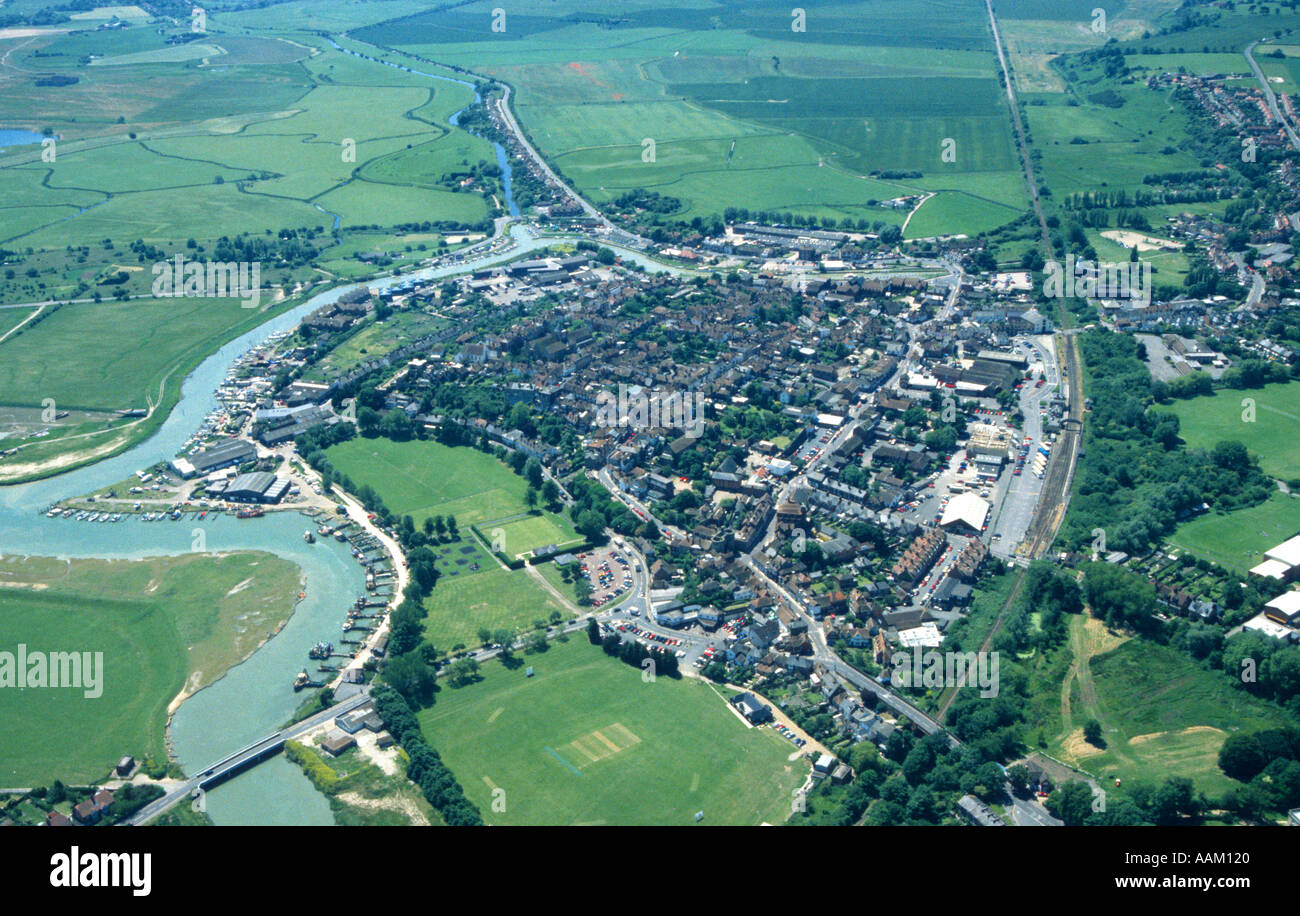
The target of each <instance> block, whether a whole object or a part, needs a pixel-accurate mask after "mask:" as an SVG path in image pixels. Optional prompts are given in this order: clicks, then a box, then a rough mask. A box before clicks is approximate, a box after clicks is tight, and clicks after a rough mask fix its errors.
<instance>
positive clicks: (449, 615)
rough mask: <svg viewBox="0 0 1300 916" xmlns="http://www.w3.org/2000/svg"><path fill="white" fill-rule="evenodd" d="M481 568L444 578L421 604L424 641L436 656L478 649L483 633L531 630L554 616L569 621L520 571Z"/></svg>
mask: <svg viewBox="0 0 1300 916" xmlns="http://www.w3.org/2000/svg"><path fill="white" fill-rule="evenodd" d="M487 562H488V563H491V562H492V561H491V560H488V561H487ZM481 565H482V568H481V569H480V570H479V571H478V572H471V573H462V574H460V575H458V576H456V577H454V578H453V577H450V576H443V577H442V578H441V579H439V580H438V584H437V585H435V586H434V587H433V591H432V592H430V593H429V596H428V597H427V598H425V599H424V607H425V610H426V611H427V612H428V616H427V617H425V620H424V633H425V638H426V639H427V640H428V641H429V642H431V643H433V645H434V647H435V648H437V649H438V651H439V652H442V653H447V652H450V651H452V648H453V647H454V646H456V645H464V646H477V645H479V638H478V635H477V634H478V631H479V628H481V627H486V628H487V629H488V630H492V631H496V630H499V629H503V628H504V629H507V630H510V631H512V632H515V631H520V630H527V629H531V628H532V626H533V622H534V621H536V620H546V619H547V618H549V617H550V615H551V612H552V611H559V612H560V614H561V615H562V616H564V617H566V618H567V617H571V616H572V615H571V614H570V613H569V612H568V610H567V609H566V608H565V607H564V606H563V605H562V604H560V602H558V601H556V600H555V599H554V598H553V597H551V595H550V594H549V593H547V592H546V591H544V590H543V589H542V588H541V587H540V586H538V585H537V584H536V583H535V582H533V581H532V580H531V579H530V578H529V577H528V573H526V572H524V571H523V570H512V569H502V568H501V567H499V566H496V565H491V566H488V565H485V564H481Z"/></svg>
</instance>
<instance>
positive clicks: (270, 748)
mask: <svg viewBox="0 0 1300 916" xmlns="http://www.w3.org/2000/svg"><path fill="white" fill-rule="evenodd" d="M369 700H370V692H369V690H363V691H362V692H361V693H358V694H356V695H355V696H351V697H348V698H347V699H346V700H343V701H341V702H339V703H335V704H334V705H333V706H331V707H330V708H329V709H324V710H321V711H320V712H318V713H316V714H315V715H313V716H309V717H308V718H306V719H303V720H302V721H301V722H295V723H294V724H293V725H290V726H288V727H287V728H282V729H280V730H279V731H277V732H272V733H271V734H269V735H267V736H266V737H265V738H262V739H260V740H258V741H254V742H253V743H252V744H250V745H248V746H247V747H243V748H240V749H239V750H237V751H235V752H234V753H232V754H227V755H226V756H225V757H223V758H221V759H220V760H218V761H217V762H216V763H214V764H212V765H211V766H207V767H204V768H203V770H201V771H200V772H199V773H198V774H196V775H194V776H191V777H190V778H189V779H187V780H185V782H183V783H181V784H180V785H178V786H176V787H175V788H173V789H171V790H170V791H169V792H167V794H166V795H164V796H163V797H162V798H158V799H155V800H154V801H151V802H150V803H149V804H147V805H145V806H144V807H143V808H141V809H140V810H139V811H137V812H136V813H135V814H133V815H132V816H131V817H129V818H125V819H123V820H122V821H120V822H119V825H120V826H137V825H139V824H145V823H148V822H149V821H151V820H153V819H154V818H156V817H158V816H159V815H160V814H162V813H163V812H165V811H169V810H171V809H172V808H173V807H175V806H176V805H178V804H181V803H183V802H187V801H188V800H189V798H190V797H191V795H192V794H193V792H194V790H195V789H200V790H202V791H204V792H206V791H208V790H209V789H211V788H213V787H214V786H218V785H220V784H221V783H223V782H225V781H226V780H227V779H230V778H231V777H233V776H237V775H238V774H240V773H242V772H244V771H245V770H247V769H249V768H251V767H254V766H257V764H259V763H261V762H262V761H263V760H266V759H267V758H268V757H274V756H275V755H276V754H278V753H280V751H282V750H283V749H284V745H285V742H286V741H292V740H294V739H295V738H300V737H302V736H303V735H305V734H306V733H307V732H310V731H312V730H313V729H316V728H319V727H320V726H322V725H324V724H325V723H327V722H332V721H333V720H334V718H335V717H336V716H341V715H343V714H345V713H349V712H351V711H352V710H354V709H357V708H358V707H360V706H364V705H365V704H366V703H367V702H369Z"/></svg>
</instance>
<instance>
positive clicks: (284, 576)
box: [0, 552, 301, 786]
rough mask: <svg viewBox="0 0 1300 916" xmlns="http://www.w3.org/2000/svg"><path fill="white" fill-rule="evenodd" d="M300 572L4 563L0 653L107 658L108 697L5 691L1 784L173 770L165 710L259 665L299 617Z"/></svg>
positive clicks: (0, 566)
mask: <svg viewBox="0 0 1300 916" xmlns="http://www.w3.org/2000/svg"><path fill="white" fill-rule="evenodd" d="M300 580H301V573H300V571H299V570H298V567H297V566H295V565H294V564H292V563H289V562H288V561H286V560H282V559H280V558H278V557H275V556H272V555H270V554H266V553H252V552H242V553H234V554H229V555H223V556H209V555H203V554H193V555H189V556H183V557H167V558H155V559H146V560H131V561H127V560H119V561H105V560H53V559H43V558H20V557H9V558H6V559H4V560H0V650H3V651H6V652H15V653H16V652H17V647H18V645H19V644H20V643H21V644H23V645H26V646H27V647H28V651H29V652H31V651H41V652H74V651H75V652H87V651H88V652H102V653H103V678H102V688H103V692H102V696H99V697H98V698H93V699H91V698H87V697H86V696H85V694H84V692H83V691H82V690H73V689H63V688H60V689H53V688H47V689H44V690H39V689H34V688H28V689H25V690H20V689H17V688H13V689H6V690H0V721H3V722H4V723H5V733H6V736H7V739H6V740H5V742H4V743H3V745H2V746H0V785H4V786H38V785H46V784H48V783H49V782H50V781H51V780H53V779H56V778H58V779H62V780H64V781H68V782H86V781H90V780H94V779H97V778H100V777H102V776H103V775H104V774H105V773H107V772H108V770H109V769H110V768H111V767H112V766H113V764H114V763H115V762H116V761H117V760H118V759H120V758H121V756H122V755H123V754H133V755H134V756H136V757H137V758H142V757H145V756H149V757H151V758H153V760H154V761H157V762H165V760H166V754H165V750H164V747H163V728H164V726H165V724H166V721H167V706H168V704H169V703H170V702H171V701H172V699H173V698H174V697H176V696H177V694H179V693H180V691H181V690H182V689H184V688H188V689H190V690H194V689H197V688H199V687H202V686H204V685H206V684H209V683H211V682H212V681H214V680H216V679H217V678H218V677H220V676H221V675H222V674H224V673H225V671H226V669H227V668H229V667H230V666H231V665H234V664H236V663H238V662H239V661H241V660H242V659H244V658H246V657H247V656H248V655H250V654H251V653H252V652H253V651H254V650H255V649H256V648H257V647H258V646H259V645H261V643H262V642H263V641H264V640H265V639H266V638H267V637H268V636H270V635H271V633H272V632H273V631H274V630H275V629H276V628H277V627H278V626H279V625H280V624H281V623H282V622H283V621H284V620H286V619H288V617H289V615H290V614H291V613H292V611H293V607H294V596H295V594H296V593H297V591H298V589H299V588H300Z"/></svg>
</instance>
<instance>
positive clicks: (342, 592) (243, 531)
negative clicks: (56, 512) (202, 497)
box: [0, 40, 690, 825]
mask: <svg viewBox="0 0 1300 916" xmlns="http://www.w3.org/2000/svg"><path fill="white" fill-rule="evenodd" d="M330 43H331V44H333V45H334V47H335V48H338V49H339V50H340V51H344V52H346V53H349V54H354V55H356V56H363V55H359V54H356V52H354V51H350V50H348V49H346V48H342V47H340V46H339V45H337V44H335V43H334V42H333V41H332V40H331V41H330ZM367 59H370V60H375V59H374V58H367ZM376 62H378V63H383V64H385V65H387V66H391V67H397V68H398V69H402V70H407V71H408V72H410V73H414V74H416V75H419V76H424V77H427V78H429V79H437V80H445V81H448V82H454V83H460V84H461V85H464V86H468V87H469V88H471V89H473V88H474V84H472V83H469V82H466V81H464V80H457V79H452V78H450V77H446V76H440V75H438V74H432V73H422V72H420V71H417V70H412V69H410V68H406V67H401V66H400V65H397V64H391V63H388V62H387V61H378V60H376ZM477 101H479V96H478V94H477V92H476V93H475V102H477ZM463 110H464V109H461V111H463ZM461 111H457V112H456V113H455V114H453V115H452V116H451V117H450V118H449V119H448V121H449V123H450V124H451V125H452V126H453V127H454V126H457V121H458V120H459V116H460V114H461ZM493 146H494V147H495V149H496V153H497V163H498V165H500V166H501V171H502V184H503V187H504V192H505V197H506V204H507V208H508V209H509V212H510V214H511V215H512V216H518V215H519V207H518V205H517V204H516V202H515V199H514V194H513V185H512V176H511V171H510V164H509V161H508V160H507V157H506V153H505V149H504V148H503V147H502V146H501V144H499V143H494V144H493ZM510 237H511V243H512V244H510V245H509V246H508V247H505V248H503V249H499V250H497V251H494V252H492V253H490V254H486V255H482V256H480V257H478V258H476V259H472V260H467V261H463V262H459V263H452V264H449V265H445V266H440V267H434V268H425V269H423V270H419V271H413V272H411V273H407V274H403V275H402V279H417V280H430V279H437V278H441V277H446V276H452V275H455V274H460V273H465V272H466V271H469V270H472V269H476V268H479V267H484V266H490V265H492V264H495V263H500V262H503V261H507V260H512V259H514V258H518V257H520V256H522V255H526V254H528V253H529V252H531V251H535V250H538V249H541V248H545V247H547V246H548V245H550V244H551V243H552V242H555V241H561V240H563V241H572V240H573V238H574V236H572V235H568V236H563V237H557V236H549V237H548V236H541V235H538V234H537V233H535V232H533V231H531V230H529V229H526V228H525V227H523V226H521V225H518V224H514V225H512V226H511V227H510ZM598 241H601V243H602V244H606V245H609V246H610V247H611V248H615V249H617V250H618V251H619V253H620V254H621V255H622V256H623V258H624V259H625V260H628V261H632V262H635V263H636V264H638V265H640V266H641V267H642V268H644V269H646V270H651V271H665V270H666V271H670V272H672V273H678V274H689V273H690V272H689V271H682V270H679V269H676V268H670V267H667V266H666V265H663V264H660V263H658V262H656V261H653V260H651V259H649V258H646V257H645V256H643V255H641V254H639V253H637V252H634V251H631V250H628V249H625V248H622V247H621V246H617V245H612V244H610V243H609V242H606V241H604V240H598ZM374 282H383V281H382V280H381V281H369V283H368V284H367V285H369V284H370V283H374ZM359 285H361V284H359V283H352V284H345V285H341V286H338V287H334V288H332V289H330V290H326V291H324V292H321V293H318V294H317V295H315V296H312V297H311V298H310V299H309V300H307V301H306V302H304V303H303V304H301V305H298V306H296V307H294V308H292V309H290V310H288V311H285V312H283V313H281V314H279V315H276V316H274V317H272V318H270V319H268V320H267V321H266V322H265V323H263V324H262V325H260V326H259V327H257V328H255V329H253V330H252V331H249V332H247V333H245V334H243V335H242V336H240V337H238V338H236V339H234V340H232V341H230V342H229V343H227V344H225V345H224V346H223V347H221V348H220V349H219V350H217V351H216V352H215V353H213V354H212V355H211V356H209V357H208V358H207V359H205V360H204V361H203V362H202V363H201V364H200V365H199V366H198V367H197V368H196V369H195V370H194V371H193V372H192V373H191V374H190V375H189V376H188V377H187V378H186V379H185V381H184V382H183V383H182V387H181V396H180V400H179V401H178V403H177V404H176V406H175V407H174V408H173V409H172V411H171V413H170V414H169V415H168V416H167V418H166V420H165V421H164V422H163V423H162V425H161V426H160V427H159V428H158V429H157V430H156V431H155V432H154V433H153V435H151V436H150V437H149V438H148V439H146V440H144V441H143V442H141V443H139V444H138V445H136V446H134V447H132V448H131V449H129V450H128V451H126V452H124V453H122V454H121V455H118V456H116V457H114V458H109V459H105V460H104V461H101V462H98V463H96V464H93V465H90V466H89V467H85V468H82V469H79V470H75V471H70V472H68V473H66V474H62V475H59V476H56V477H53V478H49V479H46V480H41V481H36V482H33V483H28V484H21V485H17V486H11V487H0V554H19V555H31V556H52V557H95V558H109V559H132V558H140V557H146V556H174V555H179V554H182V553H188V552H189V551H190V550H191V549H192V548H191V542H192V540H193V538H194V529H195V526H196V525H198V524H201V525H202V528H203V532H204V537H205V539H206V548H207V549H208V550H209V551H222V552H224V551H232V550H264V551H267V552H269V553H274V554H276V555H278V556H281V557H284V558H286V559H288V560H291V561H293V562H295V563H297V564H298V566H299V567H300V568H301V569H302V571H303V574H304V576H305V578H306V597H305V598H304V599H303V600H302V601H300V602H299V604H298V607H297V608H296V609H295V611H294V613H293V614H292V616H291V617H290V618H289V620H288V622H287V623H286V624H285V626H284V628H283V629H282V630H281V631H280V632H279V633H278V634H277V635H276V636H274V637H273V638H272V639H270V640H268V641H267V642H266V643H265V644H264V645H263V646H262V647H261V648H260V649H258V650H257V651H256V652H255V653H253V655H252V656H250V657H249V658H248V659H247V660H246V661H244V662H243V663H242V664H240V665H237V666H235V667H234V668H232V669H230V671H228V672H227V673H226V675H225V676H224V677H222V678H221V679H220V680H218V681H217V682H216V683H214V684H212V685H211V686H209V687H206V688H204V689H203V690H200V691H199V692H198V693H196V694H194V695H193V696H191V697H189V698H188V699H187V700H185V702H183V703H182V704H181V705H180V707H179V709H177V711H176V715H175V716H174V718H173V720H172V726H171V731H170V737H171V742H172V747H173V749H174V751H175V754H176V756H177V758H178V760H179V762H180V764H181V766H182V767H183V768H184V770H185V771H186V772H187V773H194V772H197V771H199V770H200V769H202V768H203V767H204V766H206V765H208V764H209V763H211V762H212V761H214V760H217V759H219V758H220V757H222V756H224V755H225V754H227V753H230V752H232V751H235V750H237V749H238V748H240V747H243V746H245V745H247V744H249V743H251V742H252V741H254V740H256V739H257V738H260V737H262V736H264V735H266V734H268V733H269V732H271V731H274V730H275V729H276V728H278V727H279V726H280V725H282V724H283V723H284V722H285V720H287V719H288V718H289V717H290V715H291V714H292V713H293V711H294V710H295V709H296V708H297V706H298V704H299V702H300V700H301V697H300V695H298V694H295V693H294V692H293V689H292V686H291V681H292V678H293V675H294V674H295V673H296V672H297V671H299V670H301V669H302V668H303V665H304V663H305V662H306V659H307V650H308V649H309V648H310V647H311V646H312V645H313V644H314V643H316V642H319V641H321V640H324V639H332V640H337V638H338V635H339V626H340V624H341V622H342V621H343V619H344V616H345V614H346V610H347V608H348V606H349V605H350V603H351V602H352V600H353V599H354V598H355V597H356V596H357V595H358V594H360V593H361V592H363V591H364V587H365V583H364V576H363V574H362V571H361V568H360V567H359V566H358V565H357V563H356V562H355V561H354V560H353V559H352V557H351V556H350V555H349V553H348V550H347V548H345V547H344V546H343V545H342V544H340V543H338V542H335V541H333V540H330V539H322V540H320V541H319V542H318V543H316V544H312V545H309V544H307V543H305V542H304V541H303V539H302V531H303V528H304V527H305V526H306V524H305V521H304V519H303V518H302V517H301V516H299V515H298V514H297V513H293V512H271V513H268V514H267V515H266V516H265V517H263V518H261V519H244V520H239V519H234V518H232V517H229V516H217V517H214V518H212V519H206V520H204V521H203V522H202V523H197V522H194V521H192V520H187V521H178V522H171V521H163V522H155V523H143V522H139V521H135V520H127V521H123V522H120V523H118V524H115V525H97V524H91V523H85V522H76V521H70V520H67V519H60V518H55V519H50V518H46V517H45V515H44V511H45V509H46V508H48V507H49V506H50V505H52V504H54V503H56V502H58V501H59V500H61V499H65V498H67V497H69V496H75V495H80V494H84V493H89V492H91V491H94V490H97V489H100V488H102V487H105V486H109V485H111V484H114V483H118V482H120V481H122V480H124V479H126V478H127V477H129V476H130V475H131V474H133V473H134V472H135V471H137V470H139V469H141V468H146V467H149V466H150V465H153V464H155V463H157V462H159V461H168V460H170V459H172V458H173V457H175V456H176V455H177V454H178V453H179V452H180V450H181V448H182V447H183V446H184V445H185V443H186V441H187V440H188V439H189V437H190V436H191V434H192V433H193V432H194V431H195V430H196V429H198V428H199V426H200V424H201V423H202V421H203V419H204V418H205V417H206V416H207V414H208V413H209V412H210V411H212V410H213V409H214V408H215V407H216V406H217V399H216V394H215V392H216V389H217V388H218V386H219V385H220V384H221V383H222V382H223V381H224V380H225V378H226V374H227V372H228V371H229V370H230V368H231V367H232V365H233V364H234V363H235V362H236V360H238V359H239V357H240V356H242V355H243V354H244V353H246V352H247V351H248V350H250V349H251V348H253V347H255V346H257V345H259V344H261V343H263V342H264V341H265V340H266V339H267V338H268V337H269V336H270V335H272V334H274V333H276V332H278V331H285V330H289V329H291V328H293V327H295V326H296V325H297V324H298V323H299V322H300V321H301V320H302V319H303V318H304V317H305V316H306V315H307V314H309V313H310V312H312V311H314V310H316V309H317V308H320V307H321V306H322V305H326V304H329V303H331V302H333V301H335V300H336V299H338V298H339V297H340V296H341V295H343V294H344V293H345V292H347V291H348V290H350V289H354V288H356V287H357V286H359ZM207 812H208V815H209V816H210V817H211V818H212V820H213V821H214V822H216V823H217V824H308V825H315V824H330V823H333V818H332V816H331V813H330V810H329V805H328V803H327V802H326V800H325V798H324V796H322V795H321V794H320V793H318V792H316V791H315V789H314V788H313V787H312V785H311V783H310V782H309V781H308V780H307V778H306V777H305V776H303V775H302V773H301V771H300V770H299V769H298V768H297V767H296V766H294V765H293V764H291V763H289V762H288V761H286V760H285V759H284V758H283V757H275V758H273V759H271V760H269V761H267V762H265V763H263V764H261V765H260V766H257V767H254V768H253V769H251V770H249V771H248V772H246V773H244V774H242V775H241V776H239V777H237V778H235V779H233V780H231V781H229V782H227V783H225V784H223V785H222V786H220V787H218V788H216V789H214V790H213V791H212V792H210V793H208V796H207Z"/></svg>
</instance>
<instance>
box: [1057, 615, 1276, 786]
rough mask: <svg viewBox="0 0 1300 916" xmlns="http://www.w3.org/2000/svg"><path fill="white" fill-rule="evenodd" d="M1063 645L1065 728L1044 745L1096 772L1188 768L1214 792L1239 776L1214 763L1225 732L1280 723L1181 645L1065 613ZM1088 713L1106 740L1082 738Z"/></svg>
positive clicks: (1138, 773) (1129, 774) (1178, 772)
mask: <svg viewBox="0 0 1300 916" xmlns="http://www.w3.org/2000/svg"><path fill="white" fill-rule="evenodd" d="M1085 623H1086V625H1085ZM1070 645H1071V647H1072V648H1073V649H1074V657H1075V660H1076V665H1075V666H1074V667H1072V668H1071V669H1070V671H1071V674H1070V676H1069V677H1067V680H1066V682H1065V685H1064V688H1063V690H1062V697H1061V705H1062V708H1063V711H1064V723H1063V724H1064V731H1063V733H1062V734H1061V735H1060V736H1059V737H1058V738H1056V739H1055V740H1053V741H1052V742H1051V743H1050V749H1051V753H1052V754H1053V755H1054V756H1057V757H1059V758H1060V759H1062V760H1064V761H1065V762H1067V763H1071V764H1074V765H1077V766H1079V767H1082V768H1083V769H1085V770H1087V771H1088V772H1090V773H1093V774H1094V775H1096V776H1098V777H1100V778H1103V779H1109V778H1111V777H1115V776H1118V777H1121V778H1122V779H1124V780H1126V781H1132V780H1133V779H1135V778H1145V779H1147V780H1150V781H1158V780H1159V779H1161V778H1163V777H1164V776H1165V775H1166V774H1168V775H1174V776H1186V777H1189V778H1191V779H1192V780H1193V782H1194V783H1195V784H1196V788H1197V789H1198V790H1200V791H1203V792H1207V793H1211V794H1218V793H1221V792H1223V791H1224V790H1226V789H1228V788H1231V787H1233V786H1238V785H1240V784H1239V783H1236V782H1235V781H1234V780H1232V779H1229V778H1228V777H1227V776H1225V775H1223V773H1222V772H1221V771H1220V770H1219V767H1218V752H1219V748H1220V746H1222V744H1223V742H1224V740H1225V739H1226V738H1227V736H1228V734H1229V733H1231V732H1234V731H1238V730H1247V731H1249V730H1252V729H1257V728H1267V727H1272V726H1277V725H1281V724H1285V723H1286V715H1285V714H1284V713H1283V712H1282V711H1281V710H1279V709H1277V708H1276V707H1274V706H1272V705H1271V704H1269V703H1267V702H1265V701H1263V700H1260V699H1257V698H1255V697H1253V696H1251V695H1250V694H1248V693H1246V692H1245V691H1243V690H1240V689H1238V688H1236V687H1234V686H1233V685H1232V684H1231V683H1230V682H1229V681H1228V680H1227V676H1226V675H1224V674H1221V673H1218V672H1211V671H1206V670H1205V669H1203V668H1201V667H1200V666H1199V665H1197V664H1196V663H1195V662H1194V661H1192V660H1191V659H1190V658H1189V657H1188V656H1187V654H1186V653H1185V652H1183V651H1180V650H1177V649H1173V648H1170V647H1168V646H1162V645H1158V644H1156V643H1152V642H1150V641H1147V640H1144V639H1138V638H1129V639H1127V640H1123V639H1121V638H1118V637H1115V636H1113V635H1110V634H1106V633H1105V628H1104V627H1103V626H1102V625H1101V624H1100V623H1099V622H1098V621H1095V620H1091V619H1090V618H1089V619H1087V620H1086V621H1085V617H1084V616H1083V615H1079V616H1077V617H1075V618H1073V619H1072V620H1071V623H1070ZM1080 661H1081V664H1080V663H1079V662H1080ZM1088 718H1095V719H1097V721H1099V722H1100V723H1101V725H1102V736H1103V738H1104V739H1105V742H1106V747H1105V748H1104V749H1099V748H1097V747H1094V746H1093V745H1091V744H1088V743H1087V742H1086V741H1084V740H1083V737H1082V723H1083V722H1084V721H1085V720H1086V719H1088Z"/></svg>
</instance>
